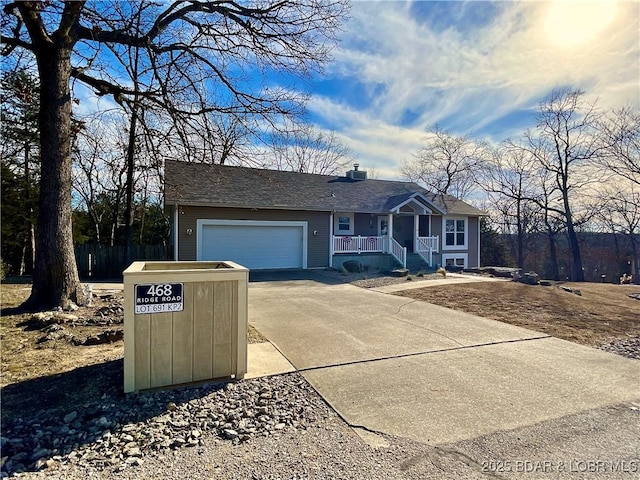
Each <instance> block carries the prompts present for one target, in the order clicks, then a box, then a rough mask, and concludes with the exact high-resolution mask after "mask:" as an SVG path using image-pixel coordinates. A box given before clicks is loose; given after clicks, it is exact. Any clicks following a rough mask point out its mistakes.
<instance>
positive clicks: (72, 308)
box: [64, 301, 80, 312]
mask: <svg viewBox="0 0 640 480" xmlns="http://www.w3.org/2000/svg"><path fill="white" fill-rule="evenodd" d="M79 308H80V307H78V305H76V304H75V303H73V302H71V301H69V303H68V304H67V305H66V306H65V308H64V309H65V310H66V311H68V312H75V311H76V310H78V309H79Z"/></svg>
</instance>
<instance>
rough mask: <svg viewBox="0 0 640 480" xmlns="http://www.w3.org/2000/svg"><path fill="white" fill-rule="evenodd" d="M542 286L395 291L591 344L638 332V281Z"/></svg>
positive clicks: (512, 284) (486, 285)
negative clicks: (632, 295) (633, 296)
mask: <svg viewBox="0 0 640 480" xmlns="http://www.w3.org/2000/svg"><path fill="white" fill-rule="evenodd" d="M563 286H565V287H569V288H573V289H578V290H580V292H581V293H582V295H581V296H579V295H576V294H574V293H570V292H566V291H564V290H562V289H561V288H560V285H556V286H550V287H543V286H539V285H538V286H531V285H524V284H521V283H515V282H508V281H507V282H482V283H465V284H458V285H446V286H438V287H435V286H434V287H427V288H421V289H417V290H405V291H403V292H398V293H397V295H401V296H404V297H409V298H414V299H417V300H424V301H426V302H430V303H435V304H436V305H441V306H443V307H449V308H453V309H456V310H461V311H464V312H468V313H472V314H475V315H479V316H482V317H486V318H491V319H493V320H498V321H500V322H504V323H509V324H512V325H517V326H520V327H525V328H528V329H531V330H536V331H538V332H543V333H547V334H549V335H553V336H554V337H558V338H562V339H565V340H569V341H572V342H577V343H581V344H584V345H590V346H600V345H602V344H603V343H606V342H609V341H611V340H613V339H626V338H628V337H638V336H640V300H636V299H632V298H630V297H629V294H632V293H640V287H638V286H634V285H612V284H600V283H566V284H563Z"/></svg>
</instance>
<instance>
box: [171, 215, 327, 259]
mask: <svg viewBox="0 0 640 480" xmlns="http://www.w3.org/2000/svg"><path fill="white" fill-rule="evenodd" d="M178 211H179V213H178V223H179V228H178V244H179V252H178V260H185V261H188V260H195V259H196V253H197V252H196V236H197V233H198V232H197V221H198V220H200V219H207V220H265V221H294V222H301V221H303V222H307V225H308V229H307V267H308V268H318V267H328V266H329V212H303V211H295V210H262V209H260V210H253V209H249V208H213V207H189V206H184V207H183V206H180V207H178ZM187 229H191V230H192V231H193V234H192V235H187ZM314 231H316V232H317V235H314Z"/></svg>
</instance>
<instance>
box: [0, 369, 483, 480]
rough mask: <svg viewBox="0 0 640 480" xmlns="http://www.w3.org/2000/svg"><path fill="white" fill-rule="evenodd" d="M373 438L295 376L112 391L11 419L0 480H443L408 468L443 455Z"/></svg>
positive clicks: (434, 471) (434, 472) (429, 467)
mask: <svg viewBox="0 0 640 480" xmlns="http://www.w3.org/2000/svg"><path fill="white" fill-rule="evenodd" d="M364 433H367V432H364ZM367 434H368V435H369V436H373V437H374V438H375V440H376V444H377V445H378V448H373V447H372V446H370V445H369V444H367V443H365V442H364V441H363V440H362V439H361V437H360V436H359V435H357V434H356V433H354V430H353V429H351V428H349V427H348V426H347V425H346V424H345V423H344V422H343V421H342V420H341V419H340V418H339V417H338V416H337V415H336V414H335V413H334V412H333V410H331V409H330V408H329V407H328V406H327V404H326V403H325V402H324V400H322V398H321V397H320V396H319V395H318V394H317V393H316V392H315V391H314V390H313V389H312V388H311V387H310V386H309V384H308V383H307V382H306V380H304V378H303V377H302V376H300V375H299V374H297V373H293V374H287V375H279V376H272V377H267V378H262V379H254V380H245V381H240V382H235V383H228V384H218V385H203V386H199V387H191V388H182V389H177V390H170V391H160V392H152V393H141V394H132V395H127V396H123V395H119V394H113V393H106V394H104V395H102V397H101V398H100V399H96V400H95V401H90V402H88V403H86V404H85V405H83V406H82V408H75V409H74V410H72V411H64V410H60V409H49V410H47V409H43V410H41V411H39V412H38V413H37V414H35V415H33V416H32V417H31V418H15V419H11V420H10V421H7V422H5V424H4V425H3V430H2V437H1V440H0V442H1V444H2V445H1V446H2V477H7V476H12V477H13V476H15V477H19V478H47V479H85V478H131V479H134V478H135V479H138V478H157V479H164V478H213V477H215V478H238V479H245V478H256V479H262V478H265V479H266V478H381V479H384V478H438V477H439V476H440V475H438V472H440V474H441V473H442V472H441V470H440V468H441V467H442V465H441V464H442V461H439V462H437V463H438V465H439V466H438V467H436V466H434V464H432V463H431V462H424V461H420V462H415V461H411V459H412V458H414V457H416V458H428V457H425V455H426V453H425V452H434V451H437V448H434V447H428V446H426V445H423V444H420V443H417V442H412V441H411V440H407V439H401V438H396V437H391V436H386V435H381V434H372V433H367ZM449 461H450V463H452V464H453V463H460V462H459V460H457V459H456V458H455V457H451V458H450V459H449ZM445 463H446V462H445ZM461 465H462V468H463V470H465V469H466V470H468V472H467V473H468V474H469V476H468V477H467V478H480V474H479V473H478V471H476V470H477V469H475V467H474V466H471V467H469V466H468V465H467V466H465V464H461ZM457 468H461V467H460V465H457ZM463 473H464V472H463Z"/></svg>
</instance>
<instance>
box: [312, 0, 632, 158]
mask: <svg viewBox="0 0 640 480" xmlns="http://www.w3.org/2000/svg"><path fill="white" fill-rule="evenodd" d="M573 5H574V6H575V8H576V9H577V10H576V12H580V8H582V7H583V6H581V5H580V4H579V3H576V2H574V3H573ZM414 6H415V5H414ZM420 7H422V8H421V10H423V11H427V10H428V9H429V8H431V5H429V4H422V5H420ZM448 7H449V8H450V9H453V10H455V9H457V8H459V9H460V12H461V11H462V9H464V10H465V11H466V12H470V11H472V10H473V9H482V8H487V5H486V4H484V3H483V2H482V3H480V2H478V3H475V2H470V3H469V4H466V5H465V4H462V3H459V2H452V3H450V4H448ZM491 7H492V14H493V17H492V18H491V19H490V21H489V22H485V23H484V24H481V23H477V24H476V25H475V26H474V25H470V24H468V23H465V24H462V23H460V24H455V23H449V24H447V25H446V26H443V24H440V25H436V27H438V28H434V25H433V24H429V22H427V21H426V20H425V18H418V16H417V15H416V13H415V9H413V8H412V5H411V4H409V3H398V2H381V3H376V4H375V5H373V4H372V3H370V2H366V3H365V2H362V3H358V2H356V3H354V5H353V11H352V20H351V22H350V23H349V24H347V25H346V32H345V37H344V39H343V44H342V46H341V48H340V50H338V51H337V52H336V60H335V62H334V63H333V64H332V65H331V66H330V67H329V70H328V71H329V75H330V76H334V77H339V78H341V79H342V80H343V81H345V82H349V81H355V80H357V81H359V82H360V83H362V84H363V85H364V88H363V89H362V92H361V95H362V97H363V98H361V99H359V101H358V102H357V103H358V104H360V105H361V104H363V103H365V104H366V105H367V106H366V107H364V108H361V109H356V107H349V106H347V103H346V102H348V99H347V100H346V101H336V100H333V99H329V98H319V97H317V96H316V97H314V98H313V101H312V102H311V104H310V109H311V111H312V112H313V113H314V114H316V115H318V116H320V117H322V118H324V120H325V121H326V124H329V125H335V128H336V129H338V130H340V131H341V132H342V133H343V135H345V137H347V138H349V139H350V140H349V142H350V143H351V146H352V148H353V149H354V151H355V153H356V154H357V155H358V156H359V157H360V159H361V160H362V161H370V162H371V163H373V164H375V166H376V167H377V168H378V169H379V170H380V171H382V170H384V169H385V168H386V169H387V170H389V171H392V170H395V169H396V167H397V164H398V162H399V160H402V159H403V158H406V157H407V156H408V155H410V154H411V153H413V152H415V150H416V149H417V146H418V145H419V143H420V138H421V133H422V132H424V129H425V128H426V127H427V126H429V125H431V124H434V123H441V124H443V125H444V126H445V127H448V128H451V129H452V130H454V131H457V132H458V133H476V132H482V129H483V128H485V127H487V126H488V125H490V124H491V123H492V122H495V121H499V120H500V119H501V118H503V117H505V116H507V115H509V114H510V113H512V112H514V111H518V110H520V111H523V110H524V111H527V110H531V109H533V108H535V106H536V105H537V104H538V102H539V101H540V100H542V98H543V97H544V96H545V95H546V94H548V93H549V92H550V91H551V90H552V89H553V88H555V87H560V86H567V85H570V86H575V87H578V88H582V89H583V90H586V91H587V92H588V93H589V94H590V95H593V96H597V97H598V99H599V104H600V106H602V107H604V108H615V107H619V106H622V105H624V104H629V103H631V104H634V105H635V106H639V105H640V98H639V95H638V93H639V89H638V88H639V87H638V79H639V78H640V50H639V44H640V42H639V40H640V33H639V32H640V25H639V10H640V4H639V3H637V2H621V3H619V4H617V5H614V7H616V8H614V9H610V10H607V12H608V13H607V14H608V15H610V17H611V20H610V21H609V22H608V23H606V22H605V21H604V20H603V21H602V24H598V25H596V26H593V25H588V24H587V23H585V25H584V29H586V30H585V31H586V33H589V31H587V30H589V29H590V30H599V33H597V35H596V36H593V35H591V33H589V35H587V34H586V33H585V35H584V38H583V39H582V41H583V42H584V43H575V42H572V41H569V40H567V39H566V37H565V41H564V43H563V42H562V40H561V39H562V37H561V36H558V35H554V34H553V32H554V31H555V30H554V28H555V29H557V28H559V27H557V26H555V27H554V26H553V22H551V20H550V18H552V17H550V16H552V15H557V13H556V14H554V13H553V11H552V10H551V9H553V8H556V7H555V6H554V4H553V3H549V2H502V3H499V4H492V5H491ZM433 8H435V7H433ZM550 12H551V13H550ZM459 16H460V15H458V17H459ZM600 17H602V18H603V19H606V18H605V17H606V16H605V15H600ZM560 20H561V21H562V20H563V19H562V18H560ZM596 20H597V18H596ZM596 20H594V19H593V18H590V19H586V17H585V20H584V22H594V21H596ZM433 21H434V20H433V19H432V20H431V22H433ZM435 21H438V19H437V18H436V20H435ZM554 21H555V22H558V18H557V17H556V18H555V19H554ZM566 23H567V28H569V27H570V28H573V29H574V30H573V31H574V37H575V38H578V35H579V33H580V30H579V29H580V28H581V27H580V23H579V22H578V23H576V22H573V23H571V22H570V20H566ZM569 23H571V25H569ZM549 25H551V28H552V29H551V33H550V31H549V28H550V27H549ZM560 25H562V22H560ZM596 27H597V28H596ZM576 41H577V40H576ZM373 92H375V94H374V93H373ZM363 99H365V100H366V101H364V102H363ZM407 112H412V113H413V114H414V118H413V121H412V122H411V124H410V128H403V127H401V126H400V125H402V124H403V123H405V124H406V122H403V119H404V118H405V117H404V116H405V115H406V113H407ZM332 122H335V123H332ZM521 129H522V127H521V126H514V125H510V124H506V125H504V128H503V130H502V131H500V132H498V133H497V134H496V135H495V137H496V138H494V139H495V140H500V139H501V138H505V137H507V136H512V135H515V134H517V133H518V132H519V131H521ZM498 137H499V138H498ZM385 156H386V157H385Z"/></svg>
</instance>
